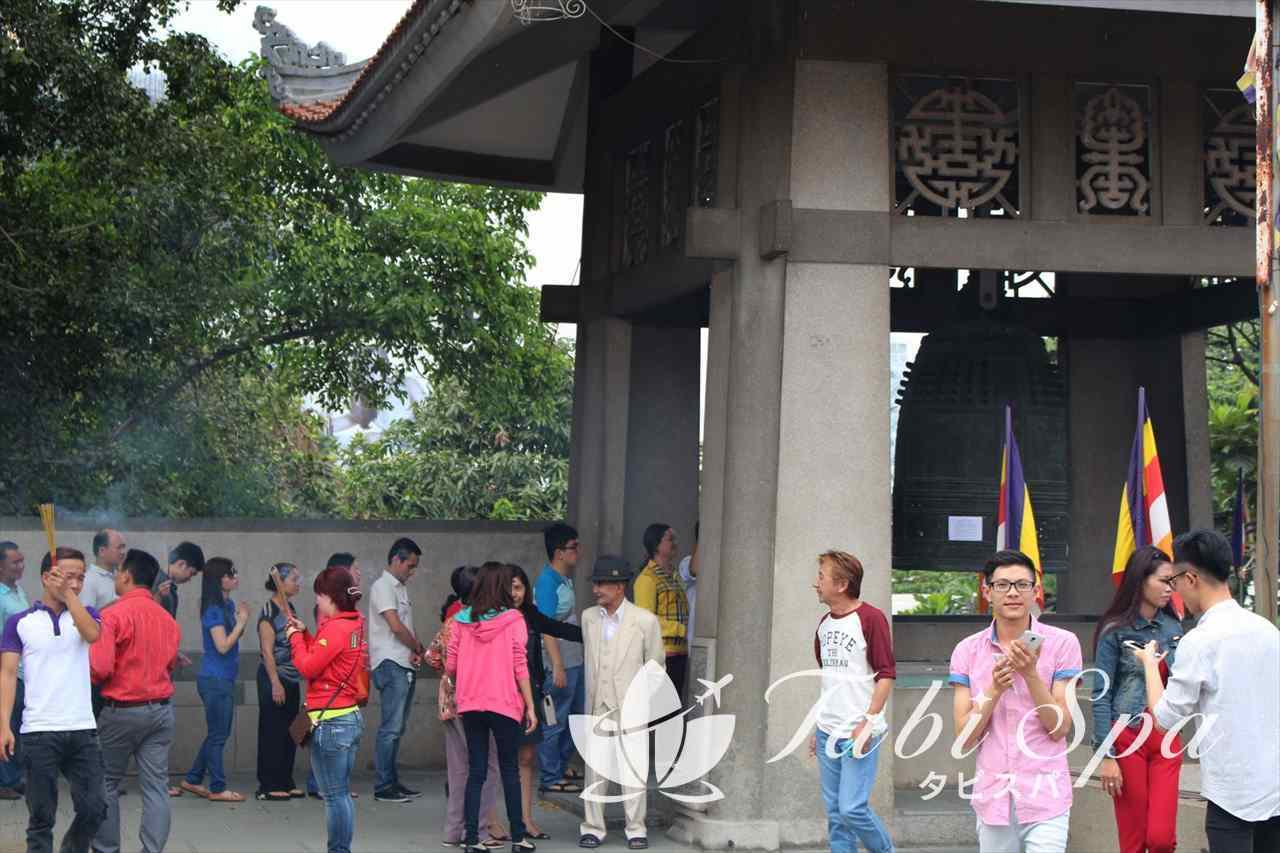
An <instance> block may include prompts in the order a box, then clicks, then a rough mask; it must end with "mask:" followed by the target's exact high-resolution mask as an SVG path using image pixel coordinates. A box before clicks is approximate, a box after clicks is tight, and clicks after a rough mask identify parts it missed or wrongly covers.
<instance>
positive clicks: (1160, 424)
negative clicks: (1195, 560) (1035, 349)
mask: <svg viewBox="0 0 1280 853" xmlns="http://www.w3.org/2000/svg"><path fill="white" fill-rule="evenodd" d="M1058 281H1059V282H1062V283H1063V285H1064V286H1065V287H1066V288H1067V292H1068V293H1069V294H1072V295H1076V296H1082V297H1101V296H1104V295H1106V294H1114V293H1117V292H1123V293H1125V294H1126V295H1132V296H1141V297H1143V298H1151V299H1158V298H1159V296H1160V295H1163V294H1168V293H1172V292H1175V291H1177V290H1179V289H1182V288H1186V287H1188V286H1189V284H1190V283H1189V280H1188V279H1186V278H1182V277H1159V276H1124V277H1119V276H1108V275H1066V274H1062V275H1059V277H1058ZM1155 304H1158V302H1157V303H1155ZM1183 347H1184V343H1183V337H1182V336H1181V335H1170V336H1163V337H1149V338H1123V339H1117V338H1101V339H1096V338H1090V339H1085V338H1067V339H1066V340H1065V341H1064V342H1063V346H1062V348H1061V349H1062V355H1063V358H1064V364H1065V369H1066V374H1067V383H1068V385H1067V389H1068V390H1067V396H1068V418H1069V424H1068V436H1069V439H1068V440H1069V442H1070V448H1069V451H1068V460H1069V465H1070V475H1071V515H1070V518H1071V521H1070V524H1071V529H1070V533H1069V536H1068V542H1069V549H1070V551H1069V553H1070V555H1071V570H1070V572H1068V573H1067V574H1065V575H1060V576H1059V580H1058V584H1059V587H1058V612H1060V613H1092V614H1098V613H1101V612H1102V611H1103V610H1104V609H1105V608H1106V606H1107V604H1108V603H1109V602H1110V601H1111V597H1112V592H1113V589H1114V588H1113V587H1112V585H1111V583H1110V577H1111V562H1112V557H1113V555H1114V553H1115V541H1116V520H1117V517H1118V515H1119V512H1120V490H1121V488H1122V487H1123V485H1124V482H1125V477H1126V475H1127V473H1128V470H1129V455H1130V449H1131V448H1132V446H1133V434H1134V429H1135V427H1136V423H1137V408H1136V407H1137V400H1138V386H1140V385H1141V386H1144V387H1145V388H1146V389H1147V407H1148V409H1149V410H1150V412H1151V419H1152V423H1153V425H1154V427H1155V433H1156V447H1157V449H1158V450H1159V451H1160V467H1161V471H1162V473H1163V474H1164V484H1165V494H1166V496H1167V500H1168V504H1169V520H1170V523H1171V524H1172V525H1173V529H1174V531H1175V532H1177V531H1180V530H1185V529H1186V528H1187V523H1188V518H1189V513H1188V499H1187V496H1188V482H1189V478H1190V477H1191V476H1192V475H1193V472H1192V470H1191V468H1189V466H1188V465H1187V449H1188V444H1187V438H1186V427H1185V418H1186V416H1187V407H1186V405H1185V404H1184V398H1183V387H1184V378H1183V371H1182V367H1183ZM1201 371H1202V373H1201V375H1203V364H1201ZM1193 407H1194V401H1193ZM1204 440H1205V441H1206V442H1207V436H1206V437H1205V439H1204ZM1202 460H1203V462H1205V463H1207V451H1206V452H1205V453H1204V455H1203V456H1202ZM1204 476H1205V477H1206V479H1207V471H1205V472H1204Z"/></svg>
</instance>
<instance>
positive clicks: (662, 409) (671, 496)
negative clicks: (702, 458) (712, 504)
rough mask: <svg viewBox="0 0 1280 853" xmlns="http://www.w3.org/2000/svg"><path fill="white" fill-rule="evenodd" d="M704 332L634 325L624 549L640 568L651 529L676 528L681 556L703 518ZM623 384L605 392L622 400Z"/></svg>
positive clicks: (695, 329) (689, 546) (689, 544)
mask: <svg viewBox="0 0 1280 853" xmlns="http://www.w3.org/2000/svg"><path fill="white" fill-rule="evenodd" d="M699 338H700V332H699V329H697V328H696V327H695V328H658V327H655V326H640V325H635V326H632V329H631V380H630V382H629V384H628V389H627V394H628V399H627V403H626V406H627V411H628V417H627V420H628V426H627V465H626V482H625V489H626V495H625V500H624V506H625V511H624V514H623V518H624V527H623V533H622V554H623V556H624V557H626V558H627V559H628V560H630V561H631V563H632V565H633V566H634V567H635V568H637V569H638V568H639V567H640V565H641V560H642V557H643V554H644V550H643V540H642V536H643V534H644V529H645V527H647V526H648V525H650V524H653V523H654V522H662V523H664V524H670V525H671V526H672V527H673V528H675V531H676V535H677V538H678V540H679V543H680V552H681V554H682V555H683V554H687V553H689V549H691V548H692V547H693V523H694V522H695V521H697V519H698V397H699V393H700V389H699V387H698V385H699V379H700V377H699V372H700V371H699V368H700V366H701V359H702V354H701V342H700V340H699ZM620 391H621V389H616V390H615V389H610V388H606V389H605V395H606V397H608V398H610V399H613V398H616V397H617V396H618V394H619V392H620Z"/></svg>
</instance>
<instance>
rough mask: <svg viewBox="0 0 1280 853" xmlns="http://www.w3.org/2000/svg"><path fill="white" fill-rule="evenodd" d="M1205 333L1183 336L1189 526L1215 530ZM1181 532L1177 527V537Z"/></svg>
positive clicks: (1183, 395) (1183, 402)
mask: <svg viewBox="0 0 1280 853" xmlns="http://www.w3.org/2000/svg"><path fill="white" fill-rule="evenodd" d="M1204 354H1205V333H1204V332H1192V333H1191V334H1187V335H1183V336H1182V419H1183V423H1184V425H1185V428H1184V432H1185V438H1186V453H1187V472H1186V482H1187V526H1188V527H1210V528H1211V527H1213V511H1214V506H1213V482H1212V471H1211V468H1210V464H1209V387H1208V377H1207V375H1206V370H1205V361H1204ZM1180 532H1181V530H1179V529H1178V528H1174V535H1177V534H1178V533H1180Z"/></svg>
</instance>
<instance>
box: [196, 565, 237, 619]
mask: <svg viewBox="0 0 1280 853" xmlns="http://www.w3.org/2000/svg"><path fill="white" fill-rule="evenodd" d="M235 573H236V564H235V563H233V562H231V561H230V560H228V559H227V558H226V557H210V558H209V559H208V560H206V561H205V564H204V573H203V574H202V575H201V576H200V612H201V614H203V613H206V612H207V611H208V610H209V608H210V607H225V606H226V603H227V596H226V595H225V594H224V593H223V591H222V579H223V578H224V577H226V576H227V575H234V574H235Z"/></svg>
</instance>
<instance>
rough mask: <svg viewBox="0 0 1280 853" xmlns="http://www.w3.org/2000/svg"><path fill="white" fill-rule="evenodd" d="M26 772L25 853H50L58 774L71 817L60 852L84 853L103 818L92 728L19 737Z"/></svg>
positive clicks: (99, 764)
mask: <svg viewBox="0 0 1280 853" xmlns="http://www.w3.org/2000/svg"><path fill="white" fill-rule="evenodd" d="M22 751H23V754H24V761H25V762H26V767H27V811H28V812H29V813H30V816H31V817H30V820H29V821H28V822H27V853H53V824H54V820H55V819H56V818H57V814H58V774H59V773H61V774H62V775H63V776H66V777H67V782H68V783H70V786H71V802H72V804H73V805H74V806H75V818H74V819H73V820H72V821H71V826H70V827H69V828H68V829H67V834H66V835H64V836H63V837H62V846H61V847H59V848H58V850H59V851H60V853H88V850H89V843H90V842H91V841H92V840H93V836H94V835H95V834H97V832H98V827H100V826H101V825H102V822H103V821H104V820H105V819H106V817H107V796H106V791H105V790H104V788H103V784H102V780H103V769H102V749H101V747H99V746H98V733H97V732H96V731H94V730H93V729H82V730H80V731H74V732H28V733H26V734H24V735H22Z"/></svg>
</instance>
